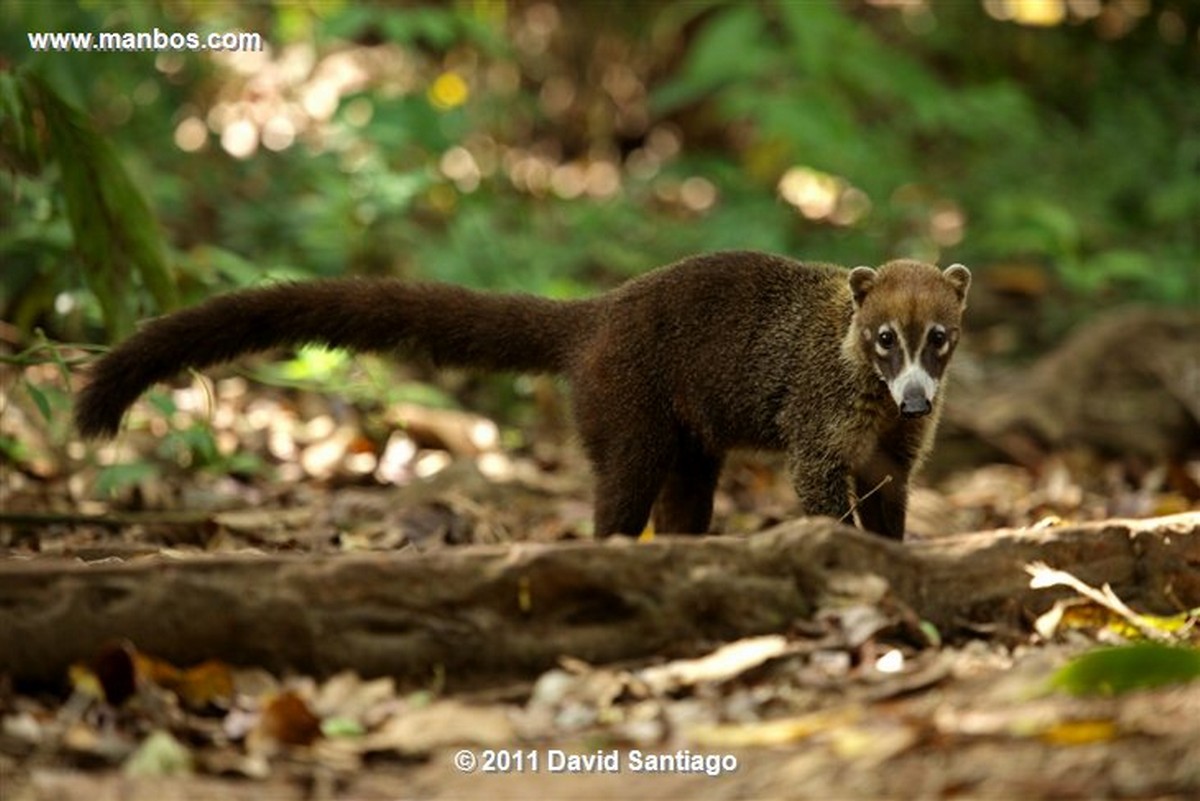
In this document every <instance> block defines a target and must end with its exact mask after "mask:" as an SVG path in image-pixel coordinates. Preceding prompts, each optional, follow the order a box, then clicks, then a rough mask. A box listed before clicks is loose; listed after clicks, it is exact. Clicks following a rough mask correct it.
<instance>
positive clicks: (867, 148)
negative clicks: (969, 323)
mask: <svg viewBox="0 0 1200 801" xmlns="http://www.w3.org/2000/svg"><path fill="white" fill-rule="evenodd" d="M0 20H2V22H0V69H2V72H0V161H2V162H3V165H4V166H5V167H6V168H7V169H5V170H4V171H3V172H2V173H0V264H2V265H3V269H2V270H0V319H3V320H5V321H7V322H9V323H11V324H12V325H13V326H15V328H16V329H17V330H18V331H23V332H31V331H33V330H34V329H35V328H37V327H40V328H42V329H43V330H44V331H46V332H47V333H48V334H49V335H50V336H51V337H53V338H58V339H65V340H76V341H81V340H90V341H95V340H97V339H103V338H111V337H113V336H115V335H118V334H120V333H123V332H125V331H128V330H129V328H130V326H131V325H132V324H133V322H134V321H135V320H137V319H139V318H141V317H144V316H147V315H149V314H153V313H157V311H159V310H161V309H162V308H165V307H168V306H170V305H171V304H173V303H175V302H177V298H179V299H182V301H184V302H193V301H195V300H197V299H199V298H201V297H203V296H206V295H208V294H211V293H213V292H216V291H218V290H223V289H228V288H233V287H237V286H243V285H249V284H254V283H258V282H261V281H263V280H266V279H267V278H270V277H278V276H302V277H303V276H324V275H333V274H341V273H347V272H355V273H365V274H399V275H404V276H410V277H419V278H430V279H439V280H446V281H453V282H459V283H464V284H468V285H472V286H478V287H485V288H495V289H509V290H512V289H518V290H527V291H530V292H535V293H539V294H548V295H553V296H571V295H577V294H581V293H586V292H590V291H594V290H595V288H596V287H603V286H608V285H611V284H613V283H615V282H617V281H618V280H620V279H621V278H623V277H625V276H628V275H631V274H635V273H638V272H640V271H643V270H646V269H649V268H651V267H653V266H656V265H658V264H661V263H664V262H668V261H672V260H674V259H677V258H680V257H682V256H684V255H687V254H689V253H693V252H697V251H704V250H712V249H718V248H758V249H765V250H771V251H777V252H784V253H789V254H792V255H796V256H799V257H803V258H811V259H819V260H825V261H839V262H843V263H847V264H857V263H863V262H879V261H882V260H884V259H885V258H888V257H891V256H897V255H912V256H917V257H922V258H927V259H936V260H938V261H942V262H947V261H950V260H955V261H963V262H966V263H968V264H970V265H971V266H972V267H974V268H976V269H977V270H978V271H979V272H978V273H977V275H979V276H981V277H984V278H986V276H987V274H988V272H989V270H990V269H993V268H994V269H997V270H1001V269H1003V268H1004V266H1005V265H1019V266H1022V267H1029V266H1032V267H1034V268H1036V269H1037V270H1038V271H1040V273H1044V274H1045V275H1046V276H1048V277H1049V278H1050V279H1051V283H1052V284H1053V285H1055V286H1058V287H1060V288H1061V291H1063V292H1065V293H1067V294H1068V295H1069V296H1070V297H1071V298H1072V299H1073V300H1074V301H1076V302H1077V305H1076V307H1075V308H1094V307H1097V306H1100V305H1105V304H1112V303H1117V302H1127V301H1130V300H1146V301H1151V302H1157V303H1163V304H1200V82H1198V81H1197V75H1200V34H1198V31H1200V7H1198V6H1196V5H1195V4H1191V3H1183V2H1178V1H1177V0H1136V1H1135V0H1089V2H1072V3H1065V2H1057V0H1036V1H1035V2H1032V3H1031V2H1022V1H1021V0H986V1H984V0H981V1H980V2H974V1H971V2H948V3H940V2H932V1H931V2H925V3H922V2H912V3H905V4H896V3H888V2H874V3H871V2H851V1H849V0H847V2H817V1H816V0H813V1H812V2H784V1H780V2H765V1H764V2H754V3H718V2H683V3H663V4H657V3H635V2H559V3H554V2H532V3H531V2H499V1H497V0H459V2H454V3H428V4H416V3H396V4H371V5H360V4H354V3H349V2H345V3H343V2H332V1H323V2H286V3H285V2H266V3H255V4H237V3H220V2H218V3H210V2H204V3H199V2H197V3H188V2H183V0H158V1H157V2H144V3H143V2H136V3H134V2H125V3H107V2H99V1H98V0H91V1H90V2H81V3H78V4H59V3H29V2H24V1H23V0H0ZM155 29H158V30H160V31H164V32H168V33H169V32H186V31H198V32H201V33H204V34H206V33H209V32H214V31H250V32H256V33H258V34H261V36H262V38H263V41H264V42H265V43H266V46H267V48H266V50H265V51H262V52H242V53H212V52H208V53H200V52H175V51H169V50H159V51H149V50H148V51H142V52H103V53H101V52H79V51H74V52H63V51H45V52H37V51H35V50H33V49H31V47H30V43H29V36H28V34H29V33H31V32H51V31H57V32H67V31H76V32H93V33H98V32H101V31H120V32H124V31H152V30H155Z"/></svg>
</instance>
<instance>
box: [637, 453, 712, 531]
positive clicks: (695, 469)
mask: <svg viewBox="0 0 1200 801" xmlns="http://www.w3.org/2000/svg"><path fill="white" fill-rule="evenodd" d="M721 462H722V457H721V456H720V455H714V454H712V453H709V452H708V451H707V450H706V449H705V448H704V446H703V445H701V444H700V442H699V441H698V440H696V438H695V437H692V436H691V435H689V434H686V433H685V434H683V435H682V437H681V440H680V444H679V448H678V450H677V452H676V454H675V461H674V463H673V464H672V465H671V468H670V470H669V471H668V472H667V480H666V483H664V484H663V488H662V491H661V492H660V493H659V494H658V500H657V501H656V502H655V504H654V530H655V532H657V533H659V534H706V533H707V532H708V527H709V525H710V524H711V523H712V511H713V493H714V492H716V490H717V478H718V476H719V475H720V473H721Z"/></svg>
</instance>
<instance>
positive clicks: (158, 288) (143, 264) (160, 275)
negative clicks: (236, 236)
mask: <svg viewBox="0 0 1200 801" xmlns="http://www.w3.org/2000/svg"><path fill="white" fill-rule="evenodd" d="M24 87H25V89H26V92H27V95H26V96H27V98H29V100H30V105H32V106H34V107H36V108H37V109H38V110H40V111H41V113H42V115H43V116H44V118H45V124H46V130H47V133H48V135H49V145H50V151H51V154H52V155H53V157H54V159H55V161H56V162H57V164H58V165H59V169H60V171H61V174H62V186H63V197H64V199H65V201H66V206H67V217H68V219H69V220H70V222H71V230H72V232H73V233H74V237H75V250H76V252H77V253H78V254H79V256H80V258H81V259H82V261H83V263H84V265H85V268H86V273H85V274H86V277H87V281H88V284H89V286H90V287H91V289H92V291H93V292H94V293H95V294H96V298H97V300H98V301H99V302H100V306H101V308H102V309H103V311H104V317H105V322H106V324H107V325H108V327H109V330H110V331H111V332H112V333H114V334H127V333H129V332H130V331H132V330H133V322H134V320H133V315H134V309H133V307H132V305H131V304H130V302H129V297H130V292H131V290H132V288H133V287H132V280H131V279H132V272H131V269H132V270H136V271H137V274H138V275H139V276H140V277H141V279H142V281H143V283H144V284H145V285H146V287H147V288H148V289H149V290H150V292H151V294H153V296H154V298H155V300H156V301H157V302H158V304H159V306H160V307H162V308H171V307H173V306H175V305H177V295H176V291H175V285H174V283H173V282H172V280H171V276H170V273H169V271H168V270H167V264H166V256H165V248H164V245H163V241H162V236H161V234H160V232H159V230H158V221H157V219H156V218H155V217H154V215H153V214H151V212H150V207H149V204H148V203H147V202H146V199H145V197H144V196H143V195H142V193H141V191H140V190H139V189H138V188H137V186H136V185H135V184H134V182H133V180H132V179H131V178H130V177H129V174H128V173H127V172H126V171H125V168H124V166H123V165H122V164H121V161H120V159H119V158H118V157H117V153H116V150H115V149H114V148H113V146H112V144H111V143H109V142H108V140H106V139H105V138H104V137H102V136H100V134H98V133H97V132H96V130H95V128H94V127H93V126H92V124H91V122H90V121H89V120H88V119H87V117H86V116H84V115H83V114H82V113H81V112H79V111H78V110H76V109H75V108H73V107H72V106H70V105H68V104H67V102H66V101H65V100H63V99H62V98H61V97H60V96H59V95H58V93H57V92H55V91H54V89H52V88H51V87H50V85H49V84H48V83H46V81H44V80H43V79H41V78H40V77H38V76H36V75H29V76H28V77H27V78H26V79H25V82H24Z"/></svg>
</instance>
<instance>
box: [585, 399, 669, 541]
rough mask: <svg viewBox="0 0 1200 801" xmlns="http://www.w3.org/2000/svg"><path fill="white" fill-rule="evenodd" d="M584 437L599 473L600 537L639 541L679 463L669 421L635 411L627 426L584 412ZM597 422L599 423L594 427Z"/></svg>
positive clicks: (597, 530) (597, 529)
mask: <svg viewBox="0 0 1200 801" xmlns="http://www.w3.org/2000/svg"><path fill="white" fill-rule="evenodd" d="M577 416H578V417H579V420H580V426H579V433H580V438H581V439H582V440H583V446H584V449H585V450H586V451H587V454H588V456H589V457H590V458H591V461H592V470H593V472H594V473H595V479H596V481H595V487H596V497H595V516H594V520H595V534H596V536H597V537H607V536H609V535H611V534H627V535H629V536H633V537H636V536H638V535H639V534H641V533H642V530H643V529H645V527H646V523H647V521H649V519H650V509H651V507H652V506H653V505H654V500H655V498H657V497H658V494H659V491H660V490H661V489H662V487H663V484H664V483H665V482H666V480H667V473H668V471H669V470H670V469H671V465H672V464H673V463H674V462H675V456H676V453H677V451H678V445H677V443H676V441H675V438H674V437H673V436H671V435H670V434H669V433H668V432H670V431H672V429H673V426H672V425H671V423H670V421H669V420H659V419H657V418H653V417H650V416H649V415H646V416H641V415H638V414H635V413H634V412H630V413H629V414H628V416H627V417H626V421H627V422H629V421H636V422H635V423H634V424H633V425H627V426H625V427H624V428H619V429H617V428H614V427H612V426H610V425H607V423H608V420H607V418H597V417H596V416H594V415H588V414H586V412H584V411H582V410H581V413H579V414H578V415H577ZM589 423H595V425H589Z"/></svg>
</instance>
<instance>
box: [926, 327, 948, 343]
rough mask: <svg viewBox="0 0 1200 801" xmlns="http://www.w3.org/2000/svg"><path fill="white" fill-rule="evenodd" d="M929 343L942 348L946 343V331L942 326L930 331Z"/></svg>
mask: <svg viewBox="0 0 1200 801" xmlns="http://www.w3.org/2000/svg"><path fill="white" fill-rule="evenodd" d="M929 344H930V345H933V346H934V347H935V348H940V347H941V346H942V345H945V344H946V332H945V331H943V330H942V329H940V328H935V329H933V330H932V331H930V332H929Z"/></svg>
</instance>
